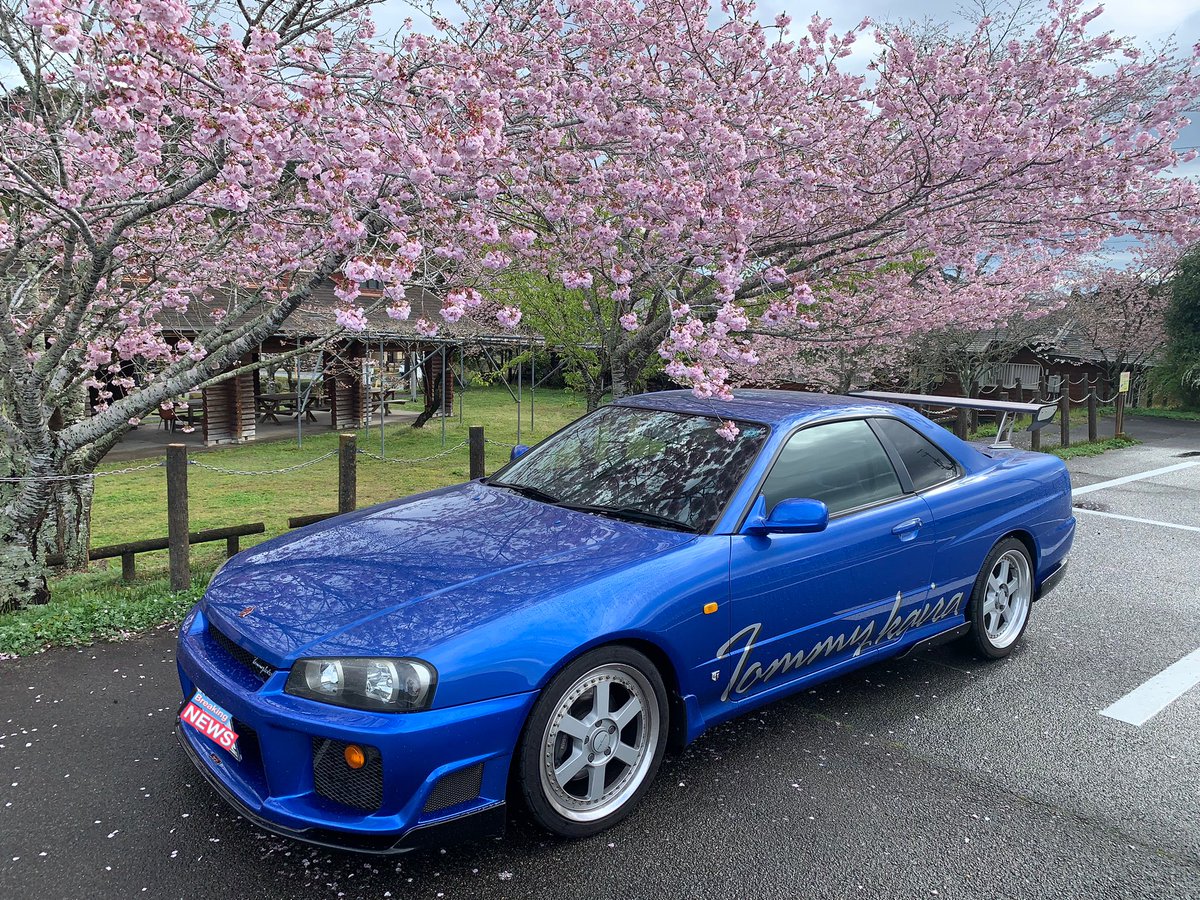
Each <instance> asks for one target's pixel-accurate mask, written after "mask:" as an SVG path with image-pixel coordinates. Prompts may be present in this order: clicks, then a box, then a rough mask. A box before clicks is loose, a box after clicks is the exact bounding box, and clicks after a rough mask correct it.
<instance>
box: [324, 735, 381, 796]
mask: <svg viewBox="0 0 1200 900" xmlns="http://www.w3.org/2000/svg"><path fill="white" fill-rule="evenodd" d="M349 746H350V745H349V744H347V743H346V742H345V741H334V740H329V739H328V738H313V739H312V754H313V788H314V789H315V790H316V792H317V793H318V794H320V795H321V796H322V797H324V798H326V799H327V800H332V801H333V802H334V803H340V804H342V805H343V806H351V807H353V808H354V809H366V810H376V809H379V806H380V804H381V803H383V758H382V757H381V756H380V755H379V750H378V749H377V748H375V747H369V746H367V745H366V744H358V745H357V746H359V747H361V748H362V751H363V754H364V755H365V756H366V762H365V763H364V764H363V766H362V768H361V769H352V768H350V766H349V765H347V763H346V757H345V752H346V748H347V747H349Z"/></svg>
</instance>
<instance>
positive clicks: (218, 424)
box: [204, 372, 255, 447]
mask: <svg viewBox="0 0 1200 900" xmlns="http://www.w3.org/2000/svg"><path fill="white" fill-rule="evenodd" d="M254 433H255V406H254V376H253V374H251V373H249V372H244V373H242V374H241V375H237V376H235V377H233V378H228V379H226V380H225V381H222V382H220V383H219V384H214V385H212V386H210V387H207V388H205V389H204V445H205V446H206V447H210V446H212V445H214V444H241V443H244V442H245V441H252V440H254Z"/></svg>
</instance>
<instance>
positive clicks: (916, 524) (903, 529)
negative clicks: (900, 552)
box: [892, 517, 925, 541]
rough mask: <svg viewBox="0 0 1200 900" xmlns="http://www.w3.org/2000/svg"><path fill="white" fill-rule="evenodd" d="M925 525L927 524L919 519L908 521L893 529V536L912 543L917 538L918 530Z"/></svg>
mask: <svg viewBox="0 0 1200 900" xmlns="http://www.w3.org/2000/svg"><path fill="white" fill-rule="evenodd" d="M923 524H925V523H924V522H922V521H921V519H920V518H919V517H918V518H913V519H906V520H905V521H903V522H901V523H900V524H899V525H897V526H896V527H895V528H893V529H892V534H894V535H898V536H899V538H900V540H902V541H911V540H912V539H913V538H915V537H916V536H917V529H919V528H920V527H921V526H922V525H923Z"/></svg>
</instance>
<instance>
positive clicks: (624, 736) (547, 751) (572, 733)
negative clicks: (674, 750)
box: [539, 663, 661, 822]
mask: <svg viewBox="0 0 1200 900" xmlns="http://www.w3.org/2000/svg"><path fill="white" fill-rule="evenodd" d="M660 727H661V723H660V721H659V710H658V701H657V699H656V698H655V696H654V689H653V688H652V687H651V685H650V682H649V681H648V680H647V679H646V677H645V676H644V675H642V673H641V672H639V671H638V670H637V669H635V668H633V667H632V666H627V665H624V664H623V663H610V664H607V665H603V666H598V667H596V668H595V669H592V670H591V671H590V672H587V673H585V674H584V675H582V676H581V677H580V678H578V679H577V680H576V681H575V683H574V684H572V685H571V687H570V688H568V689H567V691H566V692H565V693H564V694H563V695H562V698H561V699H560V700H559V701H558V704H557V706H555V708H554V713H553V715H551V716H550V721H549V722H548V723H547V724H546V731H545V733H544V734H543V736H542V760H541V765H540V766H539V769H540V771H541V779H542V793H543V795H544V796H545V798H546V800H547V801H548V802H549V803H550V805H551V806H552V807H553V808H554V810H555V811H556V812H558V813H559V814H560V815H562V816H563V817H564V818H567V819H570V820H572V821H575V822H594V821H596V820H597V819H602V818H604V817H605V816H607V815H610V814H611V813H613V812H615V811H616V810H618V809H620V808H621V806H622V805H623V804H624V803H625V802H626V801H627V800H628V799H629V798H630V797H632V796H633V794H634V793H635V792H636V791H637V789H638V787H639V786H640V785H641V783H642V782H643V781H644V780H645V778H646V773H647V771H648V770H649V769H650V765H651V763H652V762H653V760H654V753H655V748H656V747H657V746H658V732H659V728H660Z"/></svg>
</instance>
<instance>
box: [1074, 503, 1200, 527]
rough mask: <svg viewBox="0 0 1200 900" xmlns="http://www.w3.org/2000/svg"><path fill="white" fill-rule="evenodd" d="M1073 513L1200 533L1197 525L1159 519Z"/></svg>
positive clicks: (1081, 509) (1082, 510)
mask: <svg viewBox="0 0 1200 900" xmlns="http://www.w3.org/2000/svg"><path fill="white" fill-rule="evenodd" d="M1072 512H1077V513H1087V514H1088V515H1089V516H1104V518H1106V519H1124V520H1125V521H1126V522H1141V523H1142V524H1143V525H1159V526H1161V527H1163V528H1178V529H1179V530H1180V531H1200V528H1197V527H1196V526H1195V525H1177V524H1175V523H1174V522H1160V521H1158V519H1139V518H1138V517H1137V516H1122V515H1118V514H1117V513H1110V512H1100V510H1098V509H1085V508H1084V507H1082V506H1076V507H1075V508H1074V509H1073V510H1072Z"/></svg>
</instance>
